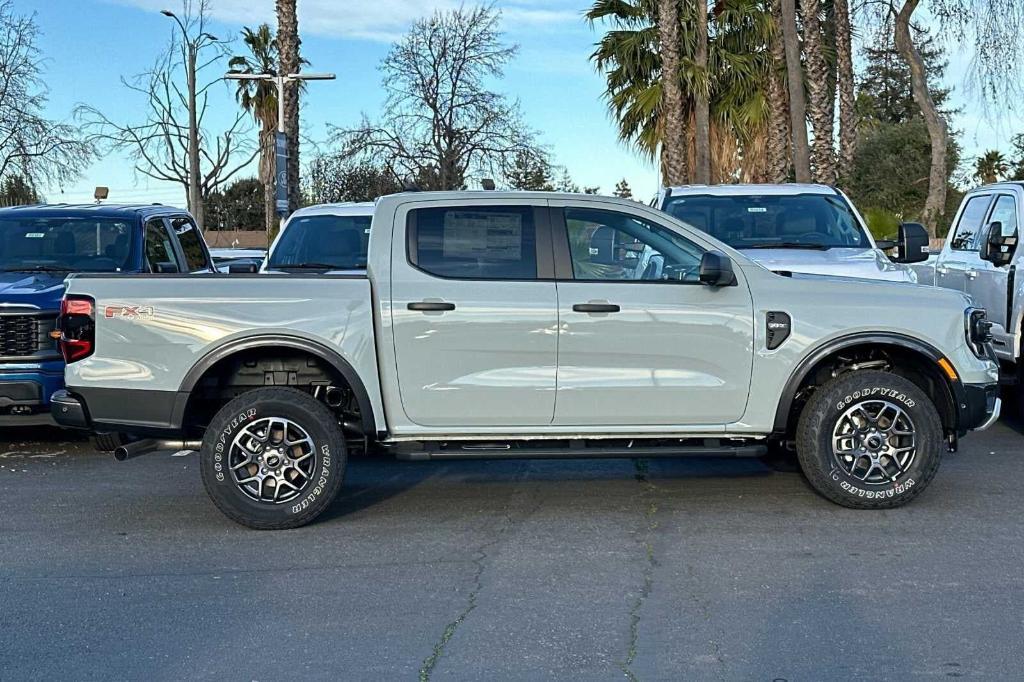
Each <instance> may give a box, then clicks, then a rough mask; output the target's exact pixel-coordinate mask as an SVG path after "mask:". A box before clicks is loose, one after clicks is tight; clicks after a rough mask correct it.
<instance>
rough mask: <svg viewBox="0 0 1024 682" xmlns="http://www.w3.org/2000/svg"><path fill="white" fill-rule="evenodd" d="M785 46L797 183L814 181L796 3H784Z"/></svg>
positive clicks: (785, 0)
mask: <svg viewBox="0 0 1024 682" xmlns="http://www.w3.org/2000/svg"><path fill="white" fill-rule="evenodd" d="M779 15H780V16H781V17H782V42H783V45H784V47H785V52H786V82H787V83H788V84H789V129H790V132H791V133H792V135H793V170H794V172H795V174H796V181H797V182H810V181H811V158H810V146H809V144H808V142H807V105H806V102H805V100H804V69H803V63H802V62H801V60H800V33H799V32H798V31H797V27H796V0H781V2H780V5H779Z"/></svg>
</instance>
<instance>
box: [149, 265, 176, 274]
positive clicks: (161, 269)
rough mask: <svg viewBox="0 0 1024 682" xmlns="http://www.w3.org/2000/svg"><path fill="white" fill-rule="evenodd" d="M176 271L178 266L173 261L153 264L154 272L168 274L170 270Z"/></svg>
mask: <svg viewBox="0 0 1024 682" xmlns="http://www.w3.org/2000/svg"><path fill="white" fill-rule="evenodd" d="M177 271H178V266H177V265H175V264H174V263H157V264H156V265H155V266H154V272H159V273H160V274H163V275H166V274H170V273H172V272H177Z"/></svg>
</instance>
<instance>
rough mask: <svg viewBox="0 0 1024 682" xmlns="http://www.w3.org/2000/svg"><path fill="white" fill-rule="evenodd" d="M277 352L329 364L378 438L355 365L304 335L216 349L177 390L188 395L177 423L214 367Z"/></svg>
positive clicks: (178, 408)
mask: <svg viewBox="0 0 1024 682" xmlns="http://www.w3.org/2000/svg"><path fill="white" fill-rule="evenodd" d="M275 349H286V350H291V351H300V352H305V353H309V354H310V355H312V356H314V357H316V358H318V359H319V360H321V361H322V362H324V363H326V364H327V366H328V367H330V368H331V369H333V370H334V371H336V372H337V373H338V374H339V375H341V377H342V378H343V379H344V380H345V381H346V382H347V383H348V385H349V387H350V388H351V389H352V392H353V394H354V395H355V398H356V402H357V403H358V405H359V412H360V416H361V418H362V420H363V429H364V431H365V435H366V437H367V438H371V439H373V438H376V436H377V426H376V418H375V416H374V412H373V402H372V401H371V400H370V394H369V392H368V391H367V389H366V385H365V383H364V382H363V380H362V378H361V377H360V376H359V373H358V372H357V371H356V370H355V368H354V367H353V366H352V364H351V363H350V362H349V361H348V360H346V359H345V358H344V357H343V356H342V355H341V354H340V353H338V352H337V351H335V350H334V349H332V348H329V347H328V346H326V345H324V344H323V343H320V342H317V341H313V340H311V339H307V338H303V337H301V336H289V335H282V334H258V335H255V336H246V337H243V338H240V339H234V340H232V341H229V342H227V343H225V344H223V345H221V346H218V347H217V348H215V349H213V350H212V351H210V352H209V353H207V354H206V355H204V356H203V357H201V358H200V359H199V360H198V361H197V362H196V363H195V364H194V365H193V366H192V368H191V369H190V370H189V371H188V373H186V374H185V377H184V378H183V379H182V380H181V385H180V386H179V388H178V395H179V396H185V397H186V400H179V401H178V402H177V404H176V405H175V414H174V423H175V424H178V425H179V426H180V425H183V424H184V420H185V411H186V408H187V402H188V401H187V396H190V395H191V394H192V391H193V390H194V389H195V387H196V386H197V385H198V384H199V382H200V381H201V380H202V378H203V377H204V376H206V374H207V373H208V372H209V371H210V370H212V369H213V368H214V367H216V366H217V365H219V364H220V363H222V362H223V361H225V360H228V359H230V358H231V357H233V356H235V355H238V354H240V353H244V352H247V351H252V350H266V351H273V350H275Z"/></svg>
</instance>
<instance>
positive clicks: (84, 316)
mask: <svg viewBox="0 0 1024 682" xmlns="http://www.w3.org/2000/svg"><path fill="white" fill-rule="evenodd" d="M57 327H58V329H60V339H59V340H58V342H57V345H58V346H59V347H60V352H61V354H62V355H63V356H64V362H66V363H68V364H70V363H72V362H76V361H78V360H81V359H83V358H87V357H89V356H90V355H92V352H93V350H94V349H95V347H96V305H95V302H94V301H93V300H92V299H91V298H89V297H88V296H74V295H69V296H65V297H64V300H62V301H61V302H60V318H58V320H57Z"/></svg>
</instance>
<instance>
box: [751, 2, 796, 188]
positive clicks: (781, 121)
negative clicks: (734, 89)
mask: <svg viewBox="0 0 1024 682" xmlns="http://www.w3.org/2000/svg"><path fill="white" fill-rule="evenodd" d="M770 3H771V16H772V24H773V26H772V32H771V37H770V49H771V66H770V68H769V72H768V85H767V87H766V88H765V96H766V97H767V99H768V131H767V140H766V144H767V150H766V153H767V157H768V158H767V160H766V167H765V172H764V175H763V176H762V177H761V178H759V180H764V181H766V182H772V183H780V182H785V181H786V180H787V179H788V178H789V170H790V168H792V166H793V159H792V156H791V155H790V144H791V142H790V140H791V137H790V133H789V97H788V94H787V93H786V75H785V73H786V48H785V46H784V45H783V39H782V8H781V5H780V3H779V0H770Z"/></svg>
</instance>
